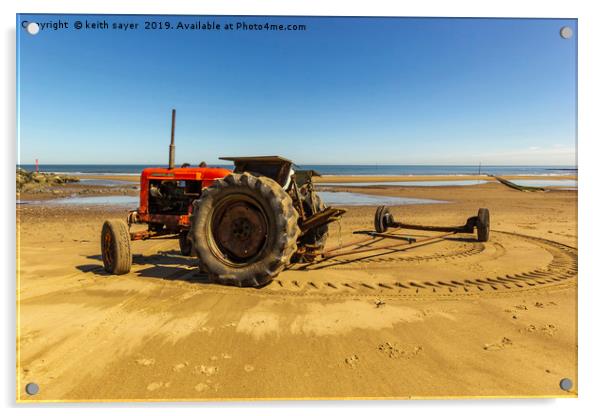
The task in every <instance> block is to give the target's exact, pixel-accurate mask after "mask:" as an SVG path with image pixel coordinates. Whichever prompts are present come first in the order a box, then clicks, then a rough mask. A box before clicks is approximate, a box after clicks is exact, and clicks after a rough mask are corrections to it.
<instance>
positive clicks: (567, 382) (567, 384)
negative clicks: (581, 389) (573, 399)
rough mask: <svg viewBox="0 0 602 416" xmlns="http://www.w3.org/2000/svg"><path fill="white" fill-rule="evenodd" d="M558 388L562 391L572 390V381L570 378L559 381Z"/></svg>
mask: <svg viewBox="0 0 602 416" xmlns="http://www.w3.org/2000/svg"><path fill="white" fill-rule="evenodd" d="M560 388H561V389H562V390H564V391H569V390H570V389H572V388H573V381H572V380H571V379H570V378H563V379H562V380H560Z"/></svg>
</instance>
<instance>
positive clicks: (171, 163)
mask: <svg viewBox="0 0 602 416" xmlns="http://www.w3.org/2000/svg"><path fill="white" fill-rule="evenodd" d="M175 133H176V110H175V109H173V110H171V143H170V144H169V169H173V168H174V167H175V165H176V144H175V142H174V136H175Z"/></svg>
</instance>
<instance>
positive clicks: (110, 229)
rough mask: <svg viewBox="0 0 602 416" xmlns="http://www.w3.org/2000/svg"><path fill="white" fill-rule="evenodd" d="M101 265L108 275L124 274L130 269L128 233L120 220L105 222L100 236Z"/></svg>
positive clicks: (130, 257)
mask: <svg viewBox="0 0 602 416" xmlns="http://www.w3.org/2000/svg"><path fill="white" fill-rule="evenodd" d="M100 249H101V253H102V263H103V264H104V268H105V270H106V271H107V272H108V273H111V274H126V273H129V271H130V269H131V268H132V252H131V249H130V232H129V230H128V226H127V224H126V223H125V222H124V221H121V220H109V221H105V223H104V224H103V226H102V232H101V235H100Z"/></svg>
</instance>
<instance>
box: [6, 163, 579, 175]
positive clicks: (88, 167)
mask: <svg viewBox="0 0 602 416" xmlns="http://www.w3.org/2000/svg"><path fill="white" fill-rule="evenodd" d="M209 166H211V167H221V168H227V169H232V168H233V165H232V164H209ZM297 166H299V167H300V168H302V169H314V170H316V171H318V172H319V173H321V174H322V175H346V176H397V175H399V176H456V175H457V176H466V175H477V174H479V172H480V173H481V174H492V175H500V176H502V175H534V176H565V175H573V174H575V173H577V167H576V166H568V165H565V166H556V165H549V166H530V165H504V166H500V165H490V166H487V165H482V166H480V167H479V166H478V165H477V166H475V165H319V164H316V165H314V164H308V165H297ZM147 167H167V165H162V164H157V165H152V164H128V165H123V164H114V165H113V164H40V165H39V170H40V172H46V173H56V174H70V175H139V174H140V172H141V171H142V170H143V169H144V168H147ZM17 168H22V169H25V170H28V171H33V170H35V168H36V166H35V165H34V164H20V165H17Z"/></svg>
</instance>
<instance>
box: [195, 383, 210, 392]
mask: <svg viewBox="0 0 602 416" xmlns="http://www.w3.org/2000/svg"><path fill="white" fill-rule="evenodd" d="M194 389H195V390H196V391H198V392H203V391H207V390H209V385H208V384H206V383H199V384H197V385H196V386H194Z"/></svg>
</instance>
